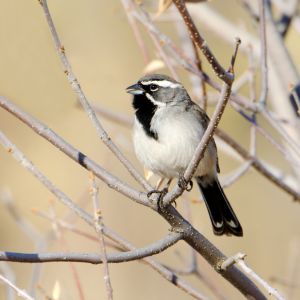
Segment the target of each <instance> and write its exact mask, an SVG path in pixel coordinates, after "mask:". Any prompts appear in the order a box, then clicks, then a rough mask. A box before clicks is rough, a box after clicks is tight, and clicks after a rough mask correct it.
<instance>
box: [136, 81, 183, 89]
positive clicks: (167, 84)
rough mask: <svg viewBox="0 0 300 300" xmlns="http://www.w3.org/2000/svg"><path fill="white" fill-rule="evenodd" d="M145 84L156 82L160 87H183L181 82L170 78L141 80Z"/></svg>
mask: <svg viewBox="0 0 300 300" xmlns="http://www.w3.org/2000/svg"><path fill="white" fill-rule="evenodd" d="M141 83H142V84H144V85H150V84H156V85H158V86H160V87H169V88H172V89H175V88H178V87H182V85H181V84H180V83H176V82H172V81H169V80H166V79H164V80H149V81H142V82H141Z"/></svg>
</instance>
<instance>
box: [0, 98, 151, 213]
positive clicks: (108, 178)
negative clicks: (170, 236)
mask: <svg viewBox="0 0 300 300" xmlns="http://www.w3.org/2000/svg"><path fill="white" fill-rule="evenodd" d="M0 107H2V108H4V109H6V110H7V111H8V112H10V113H12V114H13V115H14V116H16V117H17V118H18V119H19V120H21V121H22V122H23V123H25V124H26V125H27V126H29V127H30V128H31V129H32V130H33V131H35V132H36V133H37V134H39V135H40V136H42V137H43V138H45V139H46V140H47V141H49V142H50V143H52V144H53V145H54V146H55V147H57V148H58V149H60V150H61V151H62V152H64V153H65V154H67V155H68V156H69V157H70V158H72V159H73V160H74V161H76V162H77V163H79V164H80V165H81V166H82V167H84V168H86V169H88V170H90V171H92V172H93V173H94V174H95V175H96V176H97V177H98V178H99V179H101V180H102V181H103V182H105V183H106V184H107V185H108V186H109V187H110V188H112V189H114V190H116V191H118V192H120V193H122V194H123V195H125V196H127V197H129V198H131V199H135V200H136V201H137V202H138V203H140V204H143V205H146V206H151V207H152V208H153V209H155V207H156V205H155V204H151V203H150V202H149V200H148V198H147V196H146V194H144V193H141V192H139V191H137V190H135V189H133V188H131V187H130V186H129V185H127V184H126V183H125V182H123V181H121V180H120V179H118V178H117V177H115V176H114V175H112V174H111V173H109V172H108V171H107V170H105V169H103V168H102V167H100V166H99V165H98V164H96V163H95V162H94V161H92V160H91V159H89V158H88V157H87V156H86V155H85V154H83V153H82V152H81V151H79V150H77V149H76V148H74V147H73V146H72V145H70V144H68V143H67V142H66V141H65V140H64V139H62V138H61V137H60V136H58V135H57V134H56V133H54V132H53V131H52V130H51V129H50V128H49V127H47V126H46V125H45V124H43V123H41V122H39V121H38V120H37V119H35V118H34V117H32V116H30V115H29V114H27V113H25V112H24V111H22V110H21V109H20V108H18V107H17V106H16V105H14V104H13V103H12V102H10V101H9V100H8V99H6V98H5V97H2V96H0ZM6 143H7V146H6V147H7V148H10V147H13V145H11V143H10V142H9V141H8V140H7V139H6ZM12 154H15V153H12Z"/></svg>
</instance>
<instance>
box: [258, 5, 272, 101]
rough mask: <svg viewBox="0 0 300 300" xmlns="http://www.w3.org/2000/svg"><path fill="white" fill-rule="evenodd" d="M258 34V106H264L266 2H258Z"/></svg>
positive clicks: (266, 78)
mask: <svg viewBox="0 0 300 300" xmlns="http://www.w3.org/2000/svg"><path fill="white" fill-rule="evenodd" d="M258 2H259V25H260V27H259V29H260V30H259V33H260V44H261V93H260V97H259V100H258V102H259V104H260V105H262V106H265V105H266V101H267V97H268V65H267V38H266V18H265V6H267V5H269V3H268V0H259V1H258Z"/></svg>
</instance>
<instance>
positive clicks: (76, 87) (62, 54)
mask: <svg viewBox="0 0 300 300" xmlns="http://www.w3.org/2000/svg"><path fill="white" fill-rule="evenodd" d="M40 3H41V6H42V8H43V12H44V14H45V18H46V20H47V23H48V26H49V29H50V32H51V35H52V39H53V42H54V45H55V49H56V51H57V53H58V56H59V58H60V61H61V63H62V65H63V67H64V73H65V74H66V76H67V78H68V81H69V83H70V85H71V87H72V89H73V91H74V92H75V93H76V95H77V96H78V100H79V102H80V104H81V105H82V107H83V108H84V110H85V112H86V113H87V115H88V117H89V118H90V120H91V122H92V124H93V125H94V126H95V128H96V131H97V133H98V135H99V137H100V139H101V140H102V141H103V143H104V144H105V145H106V146H107V147H108V148H109V149H110V150H111V151H112V153H114V155H115V156H116V157H117V158H118V159H119V160H120V162H121V163H122V164H123V165H124V166H125V168H126V169H127V170H128V172H129V173H130V174H131V175H132V177H133V178H134V179H135V180H136V181H137V182H139V183H140V184H141V185H142V186H143V187H144V188H145V189H146V190H148V191H149V190H151V189H152V188H151V186H150V184H149V183H148V182H147V181H146V180H145V179H144V177H143V176H142V175H141V174H139V172H138V171H137V170H136V169H135V168H134V166H133V165H132V164H131V163H130V162H129V161H128V159H127V158H126V157H125V156H124V154H123V153H122V152H121V151H120V150H119V148H118V147H117V146H116V145H115V143H114V142H113V141H112V140H111V138H110V137H109V135H108V134H107V132H106V131H105V130H104V128H103V126H102V124H101V123H100V121H99V120H98V118H97V116H96V114H95V112H94V110H93V108H92V106H91V105H90V104H89V102H88V99H87V97H86V95H85V94H84V92H83V90H82V88H81V86H80V84H79V82H78V79H77V78H76V76H75V74H74V72H73V70H72V67H71V65H70V63H69V60H68V58H67V56H66V51H65V48H64V46H63V45H62V43H61V41H60V39H59V36H58V34H57V31H56V28H55V26H54V23H53V20H52V17H51V14H50V11H49V8H48V4H47V0H41V1H40Z"/></svg>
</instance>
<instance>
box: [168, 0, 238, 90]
mask: <svg viewBox="0 0 300 300" xmlns="http://www.w3.org/2000/svg"><path fill="white" fill-rule="evenodd" d="M173 3H174V4H175V5H176V7H177V9H178V11H179V12H180V14H181V16H182V18H183V20H184V22H185V24H186V26H187V28H188V30H189V32H190V34H191V37H192V39H193V42H194V43H195V44H196V45H197V46H198V47H199V49H200V50H201V51H202V53H203V54H204V56H205V57H206V59H207V61H208V63H209V64H210V65H211V67H212V69H213V70H214V71H215V73H216V74H217V76H218V77H219V78H220V79H221V80H223V81H224V82H225V83H227V84H228V85H231V83H232V81H233V75H232V74H231V73H230V72H227V71H226V70H225V69H224V68H223V67H222V66H221V65H220V63H219V62H218V61H217V59H216V57H215V56H214V54H213V53H212V52H211V50H210V48H209V47H208V45H207V42H206V41H205V40H204V38H203V37H202V36H201V34H200V33H199V31H198V29H197V27H196V25H195V23H194V21H193V19H192V17H191V15H190V14H189V12H188V10H187V8H186V5H185V0H173Z"/></svg>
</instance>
